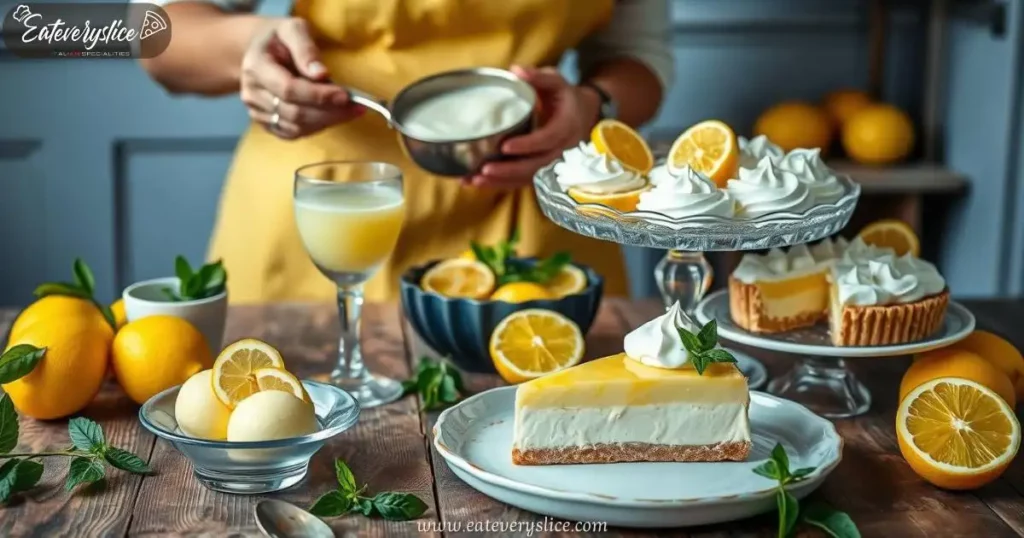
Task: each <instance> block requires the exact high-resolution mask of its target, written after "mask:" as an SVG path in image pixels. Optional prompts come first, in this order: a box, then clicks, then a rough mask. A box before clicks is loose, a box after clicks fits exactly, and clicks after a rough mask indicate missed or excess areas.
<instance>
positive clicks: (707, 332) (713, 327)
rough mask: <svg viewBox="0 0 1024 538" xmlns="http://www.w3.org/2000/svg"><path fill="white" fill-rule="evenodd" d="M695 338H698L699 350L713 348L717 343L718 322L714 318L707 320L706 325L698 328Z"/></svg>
mask: <svg viewBox="0 0 1024 538" xmlns="http://www.w3.org/2000/svg"><path fill="white" fill-rule="evenodd" d="M697 339H698V340H700V344H701V351H708V350H710V349H714V347H715V346H716V345H718V322H717V321H715V320H711V321H709V322H707V324H706V325H704V326H703V327H701V328H700V333H698V334H697Z"/></svg>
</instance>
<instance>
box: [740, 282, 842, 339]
mask: <svg viewBox="0 0 1024 538" xmlns="http://www.w3.org/2000/svg"><path fill="white" fill-rule="evenodd" d="M729 314H730V316H731V317H732V321H733V323H735V324H736V325H739V326H740V327H742V328H743V329H746V330H748V331H750V332H753V333H761V334H772V333H781V332H786V331H792V330H793V329H802V328H804V327H810V326H812V325H814V324H816V323H818V322H819V321H821V320H822V319H825V317H826V313H825V312H824V311H823V312H810V313H807V314H804V315H801V316H793V317H788V318H772V317H768V316H766V315H765V314H764V303H763V301H762V299H761V291H760V290H759V289H758V288H757V286H756V285H754V284H747V283H745V282H743V281H741V280H739V279H737V278H734V277H732V276H730V277H729Z"/></svg>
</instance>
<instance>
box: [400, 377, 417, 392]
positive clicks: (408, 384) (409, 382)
mask: <svg viewBox="0 0 1024 538" xmlns="http://www.w3.org/2000/svg"><path fill="white" fill-rule="evenodd" d="M417 388H419V385H417V384H416V378H409V379H406V380H405V381H402V396H408V395H410V394H412V393H414V392H416V389H417Z"/></svg>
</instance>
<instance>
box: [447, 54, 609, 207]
mask: <svg viewBox="0 0 1024 538" xmlns="http://www.w3.org/2000/svg"><path fill="white" fill-rule="evenodd" d="M512 72H513V73H515V74H516V75H517V76H519V77H520V78H522V79H523V80H524V81H526V82H527V83H529V84H530V85H531V86H533V88H534V89H535V90H536V91H537V97H538V98H539V99H540V106H541V110H542V111H543V112H544V114H545V116H546V118H547V119H546V121H545V122H544V123H543V124H541V125H540V127H539V128H537V130H535V131H533V132H532V133H529V134H526V135H523V136H517V137H515V138H510V139H508V140H506V141H505V143H504V144H503V145H502V148H501V151H502V153H504V154H505V155H507V156H509V157H514V158H513V159H509V160H506V161H500V162H492V163H487V164H486V165H484V167H483V169H482V170H481V171H480V174H479V175H476V176H473V177H471V178H468V179H467V180H466V181H467V182H468V183H469V184H471V185H474V186H487V187H522V186H524V185H529V184H530V182H531V181H533V175H534V174H535V173H536V172H537V170H539V169H540V168H541V167H543V166H546V165H548V164H550V163H551V161H554V160H555V159H557V158H558V157H559V156H560V155H561V154H562V151H563V150H565V149H566V148H569V147H572V146H575V145H576V144H578V143H579V142H580V141H581V140H583V139H585V138H587V137H589V135H590V129H591V128H592V127H593V126H594V123H595V122H596V121H597V109H598V107H599V106H600V103H599V101H597V99H599V98H598V97H597V96H596V93H595V94H594V96H593V97H592V98H589V96H587V94H586V93H585V92H586V91H587V90H584V89H582V88H579V87H577V86H573V85H572V84H569V81H567V80H565V78H564V77H563V76H562V75H561V74H560V73H559V72H558V70H556V69H555V68H553V67H542V68H539V69H537V68H521V67H513V68H512Z"/></svg>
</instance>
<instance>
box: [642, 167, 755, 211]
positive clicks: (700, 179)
mask: <svg viewBox="0 0 1024 538" xmlns="http://www.w3.org/2000/svg"><path fill="white" fill-rule="evenodd" d="M654 178H657V179H656V180H655V179H654ZM651 182H652V183H653V184H654V188H653V189H651V190H649V191H646V192H642V193H640V202H639V203H638V204H637V206H636V208H637V209H638V210H640V211H654V212H657V213H661V214H663V215H668V216H669V217H672V218H676V219H681V218H685V217H695V216H699V215H713V216H718V217H732V216H733V215H734V214H735V212H736V204H735V202H734V201H733V199H732V197H730V196H729V193H727V192H725V191H723V190H720V189H719V188H718V187H717V186H716V185H715V183H714V182H713V181H711V180H710V179H709V178H708V177H707V176H705V175H703V174H701V173H699V172H697V171H696V170H694V169H692V168H690V167H689V166H685V167H683V169H682V171H681V172H680V174H678V175H672V174H669V173H668V171H667V167H666V166H665V165H662V166H659V167H657V168H655V169H654V170H652V171H651Z"/></svg>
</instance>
